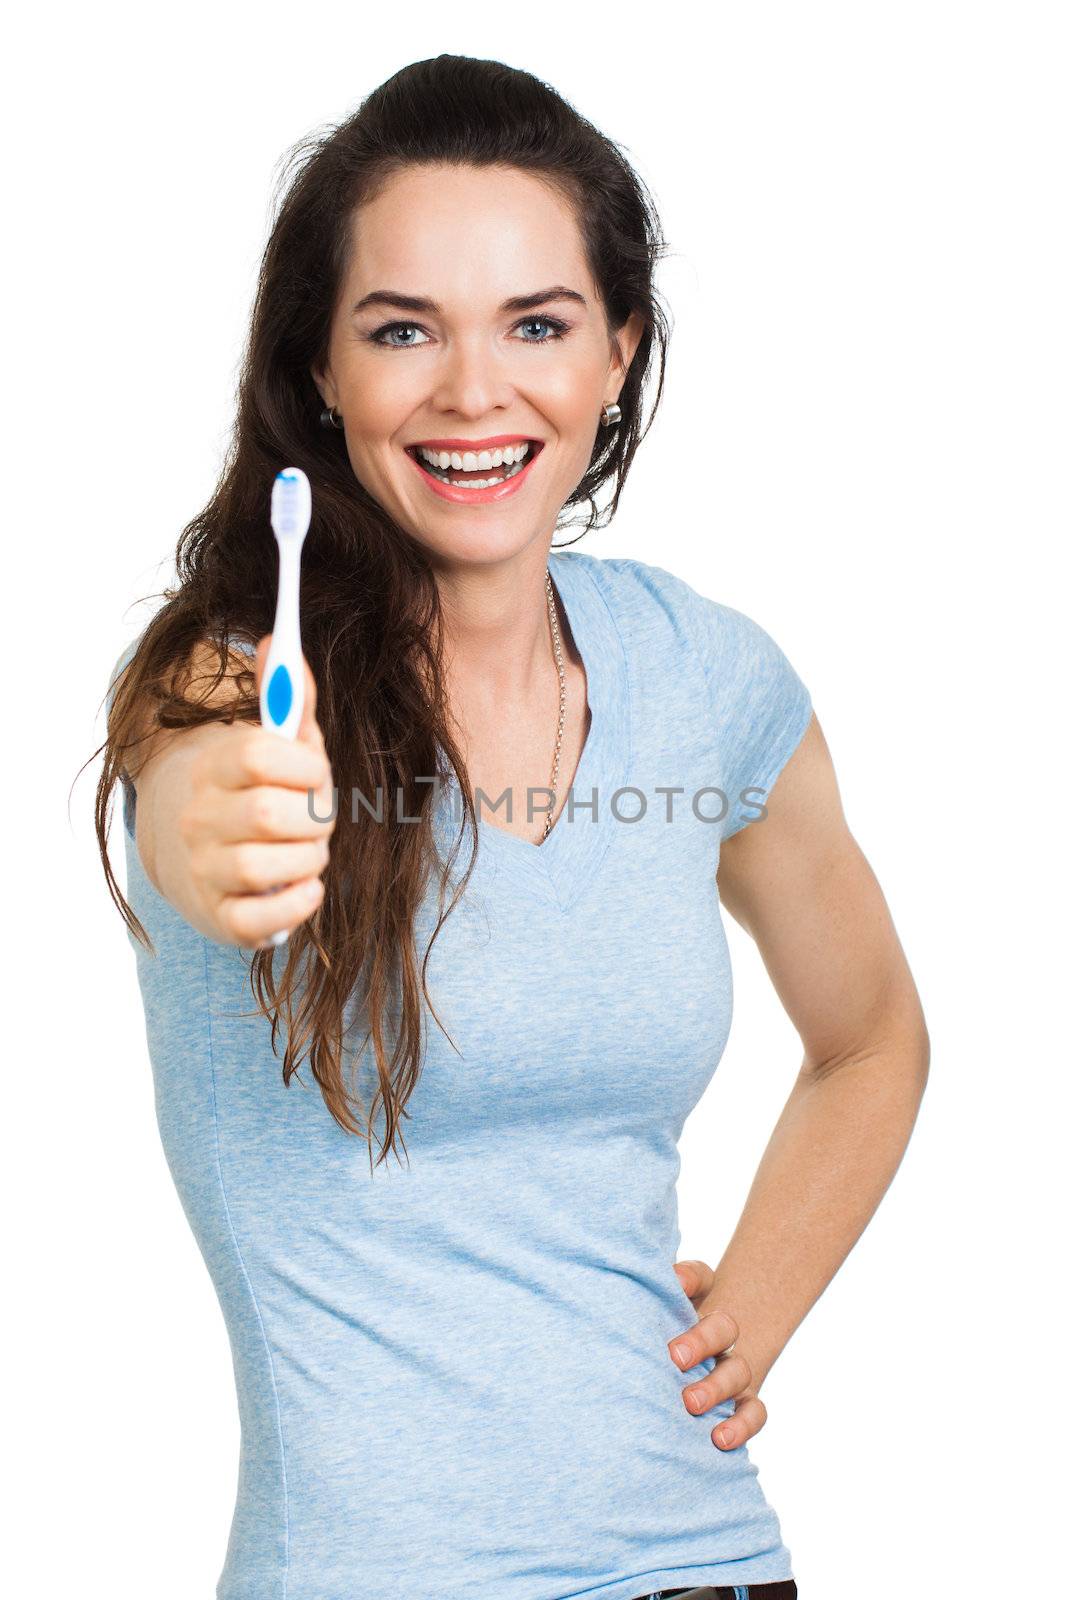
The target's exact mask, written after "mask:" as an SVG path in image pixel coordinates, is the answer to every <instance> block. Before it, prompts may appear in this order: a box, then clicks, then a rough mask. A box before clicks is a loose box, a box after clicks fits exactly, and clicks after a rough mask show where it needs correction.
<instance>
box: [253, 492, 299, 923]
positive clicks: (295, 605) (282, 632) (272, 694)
mask: <svg viewBox="0 0 1067 1600" xmlns="http://www.w3.org/2000/svg"><path fill="white" fill-rule="evenodd" d="M310 522H311V484H310V483H309V482H308V478H307V474H306V473H304V472H301V470H300V468H299V467H286V468H285V469H284V470H283V471H282V472H279V474H278V476H277V477H276V478H275V480H274V487H273V489H272V490H271V496H270V525H271V527H272V528H273V529H274V537H275V539H276V540H277V543H278V603H277V606H276V609H275V613H274V633H273V636H272V638H271V642H270V649H269V651H268V652H267V661H266V665H265V667H264V669H263V681H262V683H261V685H260V690H259V718H260V721H261V722H262V724H263V726H264V727H265V728H273V729H274V732H275V733H279V734H281V736H282V738H283V739H295V738H296V734H297V729H298V728H299V727H300V719H301V717H302V716H303V713H304V657H303V652H302V650H301V646H300V551H301V549H302V547H303V543H304V536H305V534H306V533H307V531H308V526H309V524H310ZM285 887H286V885H285V884H279V885H278V886H277V888H275V889H267V890H265V891H264V892H265V893H266V894H276V893H277V892H278V889H279V888H281V889H284V888H285ZM288 937H289V932H288V929H286V928H281V929H279V931H278V932H277V933H274V934H271V936H270V941H269V942H270V943H271V944H272V945H274V946H275V947H277V946H278V945H282V944H284V943H285V942H286V940H287V939H288Z"/></svg>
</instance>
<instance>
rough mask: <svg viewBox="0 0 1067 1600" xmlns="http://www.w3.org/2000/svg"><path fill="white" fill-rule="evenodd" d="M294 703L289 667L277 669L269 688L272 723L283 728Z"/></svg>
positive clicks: (268, 696)
mask: <svg viewBox="0 0 1067 1600" xmlns="http://www.w3.org/2000/svg"><path fill="white" fill-rule="evenodd" d="M292 703H293V680H292V678H290V676H289V669H288V668H287V667H276V668H275V670H274V672H273V673H272V674H271V680H270V683H269V685H268V686H267V710H268V711H269V712H270V717H271V721H272V722H273V723H274V724H275V725H276V726H277V727H281V725H282V723H283V722H284V721H285V719H286V717H287V716H288V715H289V708H290V706H291V705H292Z"/></svg>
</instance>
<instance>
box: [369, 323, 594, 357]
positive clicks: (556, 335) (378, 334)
mask: <svg viewBox="0 0 1067 1600" xmlns="http://www.w3.org/2000/svg"><path fill="white" fill-rule="evenodd" d="M529 322H543V323H544V324H545V326H546V327H548V328H552V329H554V330H555V331H554V332H553V334H552V336H551V338H548V339H520V340H519V343H520V344H531V345H538V344H554V343H556V341H557V340H559V339H565V338H566V337H567V335H568V333H570V331H571V324H570V323H569V322H561V321H560V319H559V318H558V317H523V318H522V319H521V321H519V322H516V324H515V326H516V328H523V327H525V326H526V324H527V323H529ZM394 328H417V329H418V330H419V332H420V333H425V332H426V329H425V328H424V327H422V325H421V324H420V323H418V322H384V323H383V324H382V326H381V327H380V328H375V330H374V332H373V333H369V334H368V335H367V339H368V341H369V343H371V344H377V345H380V346H381V348H382V349H383V350H415V349H417V348H418V346H417V345H405V344H386V342H385V338H384V335H385V334H387V333H392V331H393V329H394Z"/></svg>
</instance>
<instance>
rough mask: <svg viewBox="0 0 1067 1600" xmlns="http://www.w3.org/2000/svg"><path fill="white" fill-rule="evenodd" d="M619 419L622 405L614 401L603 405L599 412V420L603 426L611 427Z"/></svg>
mask: <svg viewBox="0 0 1067 1600" xmlns="http://www.w3.org/2000/svg"><path fill="white" fill-rule="evenodd" d="M621 419H622V407H621V406H617V405H615V404H614V402H613V403H612V404H610V405H605V406H604V408H603V410H602V411H601V413H600V421H601V424H602V425H603V426H604V427H605V428H613V427H614V426H615V424H616V423H617V422H619V421H621Z"/></svg>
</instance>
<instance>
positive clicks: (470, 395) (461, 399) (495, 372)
mask: <svg viewBox="0 0 1067 1600" xmlns="http://www.w3.org/2000/svg"><path fill="white" fill-rule="evenodd" d="M514 400H515V385H514V383H513V382H512V380H511V378H510V376H509V374H508V371H507V362H506V360H505V358H504V357H503V356H502V355H500V354H499V353H498V352H496V351H495V350H493V349H491V348H489V347H487V346H486V344H485V343H484V342H483V341H481V340H473V339H472V340H469V341H466V342H463V341H457V342H456V343H455V344H454V345H453V346H452V348H451V350H450V351H449V353H448V356H447V357H446V360H445V362H444V364H443V366H442V368H441V369H440V372H439V375H438V382H437V386H436V392H435V394H434V404H435V406H436V408H437V410H438V411H442V412H444V411H449V412H454V413H455V414H456V415H458V416H462V417H469V418H471V419H472V420H475V421H477V419H478V418H480V417H488V416H489V413H490V412H492V411H500V410H509V409H513V408H514ZM487 431H488V432H490V433H491V432H492V429H491V428H490V429H488V430H487Z"/></svg>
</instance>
